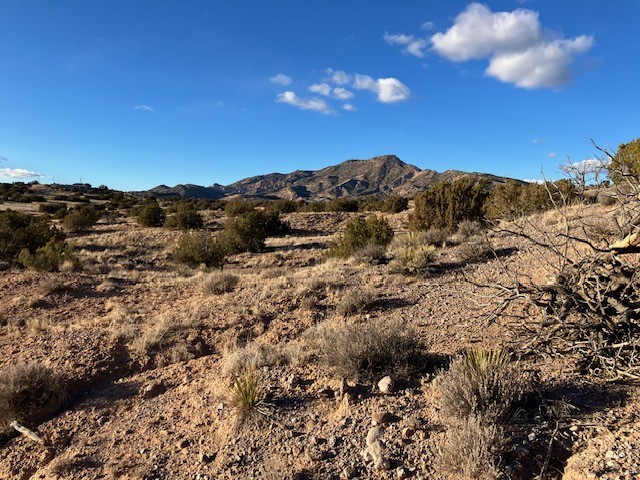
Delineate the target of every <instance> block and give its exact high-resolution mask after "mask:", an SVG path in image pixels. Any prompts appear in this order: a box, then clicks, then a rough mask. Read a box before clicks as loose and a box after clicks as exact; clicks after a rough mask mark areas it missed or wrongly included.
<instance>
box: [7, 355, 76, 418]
mask: <svg viewBox="0 0 640 480" xmlns="http://www.w3.org/2000/svg"><path fill="white" fill-rule="evenodd" d="M65 399H66V394H65V389H64V385H63V382H62V378H61V376H60V375H58V374H57V373H55V372H54V371H53V370H51V369H50V368H47V367H44V366H42V365H40V364H37V363H26V364H15V365H10V366H8V367H5V368H4V369H3V370H2V371H1V372H0V426H1V427H2V428H7V427H8V425H9V423H11V422H12V421H14V420H15V421H17V422H18V423H22V422H28V423H29V424H31V425H33V424H34V423H37V422H39V421H41V420H44V419H46V418H47V417H48V416H49V415H51V414H53V413H55V412H56V411H57V410H59V409H60V407H61V406H62V404H63V403H64V401H65Z"/></svg>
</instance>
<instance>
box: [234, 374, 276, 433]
mask: <svg viewBox="0 0 640 480" xmlns="http://www.w3.org/2000/svg"><path fill="white" fill-rule="evenodd" d="M231 404H232V406H233V408H234V410H235V412H236V418H237V422H238V424H239V425H246V424H247V423H249V422H251V421H253V420H255V419H256V418H257V417H258V415H267V414H268V411H267V409H266V406H265V404H264V388H263V386H262V379H261V377H260V373H259V372H258V370H257V368H256V367H255V366H247V367H245V368H244V370H243V371H242V372H241V373H240V375H238V376H237V377H236V379H235V380H234V382H233V389H232V395H231Z"/></svg>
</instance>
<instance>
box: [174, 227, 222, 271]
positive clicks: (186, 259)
mask: <svg viewBox="0 0 640 480" xmlns="http://www.w3.org/2000/svg"><path fill="white" fill-rule="evenodd" d="M225 255H226V250H225V248H224V247H223V246H222V244H221V243H220V242H219V241H218V240H217V239H216V238H215V237H214V236H213V235H212V234H211V233H206V232H191V233H188V234H186V235H183V236H182V237H181V238H180V240H179V241H178V246H177V247H176V248H175V250H174V251H173V259H174V260H175V261H176V262H179V263H184V264H185V265H188V266H190V267H192V268H195V267H197V266H199V265H201V264H204V265H205V266H207V267H220V268H222V266H223V265H224V260H225Z"/></svg>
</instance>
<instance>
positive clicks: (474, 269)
mask: <svg viewBox="0 0 640 480" xmlns="http://www.w3.org/2000/svg"><path fill="white" fill-rule="evenodd" d="M465 188H470V187H469V186H468V185H467V186H465ZM445 193H446V192H444V193H443V195H444V194H445ZM122 201H124V200H122ZM160 204H161V205H162V202H160ZM345 205H346V204H345ZM347 206H349V205H346V206H344V205H343V206H342V207H340V208H346V207H347ZM499 206H500V205H498V206H496V207H495V208H498V207H499ZM285 207H287V208H285ZM164 208H165V209H168V208H167V206H166V205H164ZM170 208H171V207H170ZM181 208H182V207H181ZM274 208H275V207H274ZM278 208H280V209H281V210H282V211H286V212H287V213H283V214H282V215H281V218H282V219H283V220H284V221H285V222H286V223H284V224H280V223H278V224H269V225H268V228H269V229H272V230H270V231H271V234H273V232H274V231H275V230H278V231H279V232H280V233H279V236H277V237H273V236H269V235H271V234H269V235H267V237H266V238H263V237H262V235H263V234H265V233H264V232H265V230H264V229H263V230H260V231H259V232H258V234H257V236H256V239H257V240H256V241H255V242H253V243H247V244H246V245H245V244H242V245H241V243H242V242H240V239H239V236H241V235H240V233H239V232H246V231H249V230H251V228H253V226H252V225H254V224H253V223H251V221H253V220H255V219H259V220H260V221H261V222H262V221H268V222H272V221H273V219H274V218H275V217H273V216H271V215H272V214H271V213H269V214H268V215H267V214H265V215H262V214H260V215H255V214H253V213H251V212H253V211H254V210H253V206H251V208H250V209H248V210H247V206H246V205H235V204H234V205H232V207H229V210H230V212H231V213H229V212H227V213H228V214H229V215H232V216H233V220H232V221H231V222H230V221H229V220H230V219H229V218H227V216H226V214H225V212H224V211H222V209H217V210H215V209H213V210H206V211H203V210H202V209H201V210H200V211H199V215H200V216H201V219H202V224H203V225H204V228H205V231H206V232H207V233H185V232H184V231H182V228H183V227H182V225H183V223H184V222H187V220H189V219H191V220H193V218H195V217H193V213H192V209H191V207H189V208H182V209H179V208H175V209H174V211H169V212H168V213H169V215H168V216H167V218H169V219H170V218H173V220H171V221H170V222H169V224H170V225H169V226H170V227H172V228H163V227H161V226H159V225H161V224H162V222H163V221H165V220H164V216H163V214H162V212H159V211H158V210H157V204H156V203H151V202H150V203H148V204H146V207H145V210H143V211H139V212H138V213H135V212H133V211H132V212H130V215H129V216H125V215H121V216H119V215H116V214H113V215H105V216H102V217H101V218H100V219H99V220H98V223H97V224H96V225H94V226H88V227H82V228H80V227H78V228H77V229H76V228H69V229H68V232H67V234H66V238H65V242H67V244H66V245H69V246H72V248H73V251H69V253H68V255H69V257H68V258H67V257H65V258H64V260H65V261H67V260H69V261H71V259H72V258H73V266H71V265H67V266H66V267H64V268H63V263H64V262H61V263H56V262H57V260H56V262H51V265H53V264H54V263H55V266H56V268H51V269H48V270H59V271H53V272H50V273H49V272H47V273H43V272H40V271H37V270H35V269H33V268H31V269H24V268H22V267H21V266H20V265H18V264H17V263H11V265H7V266H6V269H3V270H2V271H0V352H1V355H0V367H1V369H0V421H1V422H2V424H3V429H4V430H3V433H2V437H1V439H0V440H1V442H2V444H1V446H0V449H1V450H2V455H1V456H0V478H25V479H26V478H51V479H53V478H68V479H75V478H140V479H143V478H144V479H150V478H177V479H193V478H199V479H214V478H247V479H249V478H296V479H304V478H310V479H315V478H317V479H327V478H416V479H440V480H447V479H458V478H471V479H485V478H486V479H489V478H509V479H523V480H524V479H533V478H555V479H560V478H563V476H564V478H569V479H584V478H609V479H614V478H629V479H630V478H637V477H638V475H640V466H639V464H640V461H638V458H637V453H636V451H637V450H636V447H637V443H636V442H637V441H638V440H640V439H639V438H638V437H639V435H638V434H637V432H635V430H634V431H631V430H630V428H631V427H630V425H634V424H637V418H638V414H640V399H639V398H637V395H636V394H635V393H634V390H633V386H631V385H629V384H625V383H620V380H621V379H623V380H634V379H635V376H637V365H638V359H637V357H635V356H634V355H636V353H637V349H636V345H635V343H632V342H635V341H636V340H637V335H636V331H635V330H634V329H635V328H636V324H635V323H634V322H635V320H633V319H634V318H635V317H633V316H629V315H628V316H627V317H626V318H627V319H628V320H629V321H628V322H627V323H626V324H625V323H624V321H623V320H624V318H622V317H623V316H624V313H625V312H632V313H633V312H636V311H637V310H638V303H637V302H638V292H637V290H636V289H635V285H636V283H635V281H636V280H635V278H636V273H635V272H636V270H635V266H636V264H637V262H636V261H635V259H634V258H633V257H630V256H627V257H626V258H623V259H618V260H615V261H613V262H612V261H609V257H606V256H605V255H604V254H603V255H602V256H598V257H595V259H591V260H589V262H591V263H589V264H588V265H587V264H585V263H583V262H581V261H579V260H578V259H579V258H581V257H580V256H581V255H584V254H585V252H587V250H588V246H587V245H586V244H585V243H584V241H585V240H587V241H589V242H593V244H594V245H595V244H598V245H607V244H608V243H609V242H611V241H612V240H614V239H615V238H616V237H617V236H619V235H620V231H619V229H618V228H617V227H616V220H618V221H619V220H620V219H617V218H616V215H617V212H618V209H617V206H616V205H609V206H607V205H602V204H594V205H578V206H570V207H567V208H566V209H560V210H559V211H551V212H547V213H534V214H532V215H528V216H522V217H519V216H515V214H514V218H511V219H509V220H503V221H502V222H498V221H496V222H495V223H494V224H493V225H491V226H488V225H486V224H485V225H482V224H480V223H477V222H474V221H465V222H462V223H461V224H460V225H459V226H458V227H457V228H456V229H450V228H447V227H446V225H444V224H443V225H438V224H437V222H435V223H433V224H430V225H429V228H428V229H425V230H423V231H421V232H415V231H414V232H411V233H410V232H408V231H407V225H409V221H408V220H409V215H414V211H413V210H411V211H409V212H407V211H400V212H398V213H384V214H382V215H379V216H377V217H376V216H369V215H368V214H362V213H357V212H347V211H335V212H324V211H323V212H310V211H307V212H303V211H291V209H289V208H288V206H287V205H285V204H284V203H283V204H282V205H278ZM332 208H333V207H332ZM349 208H351V207H350V206H349ZM474 208H475V207H474ZM336 209H337V207H336ZM52 211H53V210H52ZM181 212H182V213H181ZM185 212H188V213H185ZM181 215H182V216H181ZM243 215H244V216H243ZM136 216H137V220H136V218H134V217H136ZM182 217H184V218H182ZM187 217H189V218H187ZM192 217H193V218H192ZM254 217H255V218H254ZM354 218H358V219H359V220H354ZM367 218H369V220H367ZM252 219H253V220H252ZM412 219H413V220H412V221H413V222H414V223H415V222H416V221H418V220H419V219H418V218H416V217H415V216H413V217H412ZM444 220H446V219H443V220H442V221H444ZM167 221H168V220H167ZM51 222H53V223H54V224H55V223H57V224H59V223H60V222H61V221H60V220H55V219H54V220H51ZM181 222H183V223H181ZM227 223H228V224H229V225H230V226H229V227H225V224H227ZM141 224H143V225H156V226H143V225H141ZM285 226H286V227H287V228H290V230H288V233H287V234H286V235H284V233H285V232H284V230H282V231H281V229H283V228H284V227H285ZM225 228H226V230H225ZM261 228H262V227H261ZM265 228H267V227H265ZM360 228H362V229H364V230H359V229H360ZM225 231H226V232H227V233H224V232H225ZM362 231H364V232H365V233H364V234H362ZM243 235H245V234H243ZM265 235H266V234H265ZM392 238H393V240H392ZM371 239H374V240H373V241H371ZM575 239H578V240H575ZM532 240H534V241H533V242H532ZM567 240H568V241H569V243H570V249H568V250H561V253H562V254H563V255H565V257H566V258H568V259H576V261H574V262H573V263H571V262H567V263H564V264H562V265H560V266H559V265H558V262H557V259H558V257H557V249H558V248H559V247H558V245H565V244H562V241H567ZM225 242H230V243H231V244H232V245H233V248H232V249H231V250H228V249H226V250H224V251H223V250H222V248H223V247H224V248H227V247H226V246H225ZM45 244H46V242H45V243H43V244H42V245H45ZM548 244H551V245H554V247H553V248H555V249H556V251H554V250H553V248H551V249H550V248H548ZM387 245H388V249H387ZM35 248H36V246H34V252H36V250H35ZM37 248H41V247H37ZM327 252H330V253H329V256H328V255H327ZM554 252H555V253H554ZM34 255H35V253H34ZM589 258H592V257H589ZM616 258H618V257H616ZM181 259H182V260H181ZM179 261H183V263H179ZM594 262H595V263H594ZM598 262H599V263H598ZM26 264H27V265H28V262H26ZM611 266H612V267H611ZM221 267H224V268H223V269H222V270H220V268H221ZM559 267H560V270H558V268H559ZM609 267H611V268H609ZM600 269H605V270H606V272H604V271H600ZM559 272H562V273H563V274H564V276H563V277H561V278H562V279H563V281H564V283H562V282H559V281H558V280H559V278H560V277H558V276H557V274H558V273H559ZM593 272H597V275H595V276H594V275H592V273H593ZM607 275H608V276H607ZM605 277H606V279H608V280H606V281H605ZM576 279H580V280H576ZM622 280H624V282H626V283H624V282H622ZM612 282H617V283H616V285H617V286H616V285H614V284H613V283H612ZM620 282H622V283H620ZM618 284H619V285H618ZM545 285H554V286H555V285H559V286H561V287H562V289H558V288H555V287H554V289H551V290H549V291H545V290H544V286H545ZM576 285H579V286H580V288H575V286H576ZM629 285H631V286H633V288H632V287H630V286H629ZM534 286H542V287H540V288H542V290H541V289H540V288H539V289H537V290H536V289H535V288H534ZM527 288H528V290H527ZM622 292H624V294H623V293H622ZM536 295H538V296H536ZM593 298H602V299H603V300H602V301H601V302H600V303H599V304H594V303H593V302H592V299H593ZM567 299H571V302H569V303H567ZM563 302H564V303H563ZM603 305H604V306H606V308H608V310H606V311H604V314H605V315H601V314H602V312H601V311H600V310H598V309H600V308H603ZM599 315H600V316H599ZM612 315H613V316H615V315H618V317H617V318H620V319H621V320H620V321H618V322H614V323H613V324H610V323H606V322H604V323H603V321H602V318H610V317H612ZM598 319H600V320H598ZM581 321H582V323H581ZM611 349H614V350H615V351H612V350H611ZM32 362H35V363H32ZM41 365H48V367H46V368H45V367H42V366H41ZM623 371H624V372H627V375H623V374H621V373H620V372H623ZM386 376H390V379H389V381H381V380H383V377H386ZM612 381H615V383H612ZM388 382H390V383H388ZM13 420H16V421H19V422H22V424H24V426H25V427H27V428H30V429H33V430H34V431H37V432H38V434H39V435H41V436H42V437H43V438H46V439H47V445H46V446H43V445H40V444H38V443H36V442H33V441H32V440H30V439H29V438H27V437H25V436H21V435H19V434H18V433H17V432H13V431H11V430H10V429H7V428H6V427H7V425H8V423H9V422H11V421H13ZM372 422H373V426H372ZM237 426H245V427H247V428H240V429H238V428H236V427H237ZM610 435H613V436H614V438H615V439H616V440H615V441H611V440H610V439H609V436H610ZM622 435H624V438H625V440H624V442H622V441H621V440H620V439H621V438H622ZM618 440H620V441H618ZM625 442H626V443H625ZM611 445H621V446H619V447H615V448H614V447H613V446H611ZM627 446H628V447H627ZM610 452H613V453H610ZM614 455H615V457H614Z"/></svg>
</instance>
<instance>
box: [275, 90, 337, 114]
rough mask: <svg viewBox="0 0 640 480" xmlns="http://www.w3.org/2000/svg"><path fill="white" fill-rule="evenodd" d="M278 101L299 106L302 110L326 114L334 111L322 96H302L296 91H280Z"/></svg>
mask: <svg viewBox="0 0 640 480" xmlns="http://www.w3.org/2000/svg"><path fill="white" fill-rule="evenodd" d="M276 102H279V103H286V104H288V105H291V106H294V107H297V108H299V109H300V110H313V111H315V112H320V113H324V114H325V115H327V114H329V113H332V112H333V111H332V110H331V108H330V107H329V105H327V102H325V101H324V100H323V99H321V98H301V97H298V96H297V95H296V94H295V92H291V91H287V92H283V93H279V94H278V95H277V96H276Z"/></svg>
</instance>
